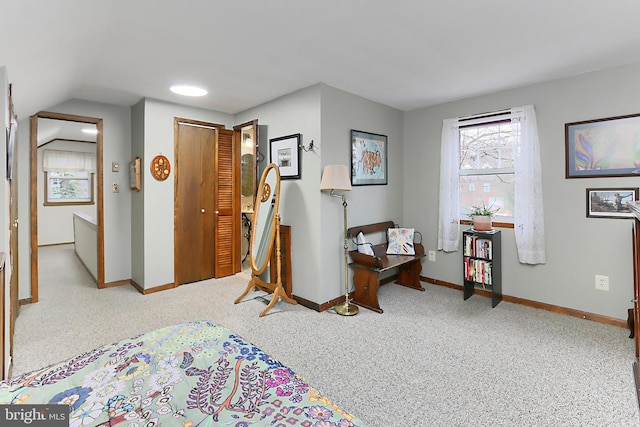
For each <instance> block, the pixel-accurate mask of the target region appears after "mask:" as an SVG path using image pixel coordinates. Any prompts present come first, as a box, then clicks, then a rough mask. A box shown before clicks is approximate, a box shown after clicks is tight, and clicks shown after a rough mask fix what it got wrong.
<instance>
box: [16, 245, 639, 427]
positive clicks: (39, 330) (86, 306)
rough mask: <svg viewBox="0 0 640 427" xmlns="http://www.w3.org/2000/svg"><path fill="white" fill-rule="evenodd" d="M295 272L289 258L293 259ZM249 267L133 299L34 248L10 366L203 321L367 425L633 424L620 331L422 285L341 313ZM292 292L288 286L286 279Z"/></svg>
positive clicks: (60, 250)
mask: <svg viewBox="0 0 640 427" xmlns="http://www.w3.org/2000/svg"><path fill="white" fill-rule="evenodd" d="M294 268H295V266H294ZM247 280H248V276H247V275H246V273H243V274H239V275H236V276H234V277H229V278H224V279H220V280H208V281H204V282H198V283H193V284H188V285H183V286H181V287H179V288H177V289H173V290H168V291H163V292H158V293H154V294H150V295H147V296H143V295H141V294H140V293H138V292H137V291H136V290H134V289H133V288H132V287H129V286H124V287H117V288H109V289H103V290H98V289H97V288H96V287H95V283H93V282H92V280H91V277H90V276H89V275H88V273H86V271H85V270H84V268H83V267H82V266H81V264H80V263H79V261H78V260H77V258H76V257H75V254H74V253H73V246H71V245H65V246H59V247H46V248H41V250H40V302H38V303H37V304H31V305H27V306H23V307H21V312H20V316H19V317H18V320H17V322H16V331H15V339H14V374H19V373H21V372H25V371H29V370H32V369H36V368H39V367H42V366H44V365H46V364H48V363H53V362H57V361H60V360H62V359H65V358H67V357H70V356H73V355H75V354H77V353H79V352H82V351H86V350H90V349H92V348H94V347H97V346H99V345H102V344H105V343H110V342H114V341H117V340H119V339H122V338H125V337H129V336H132V335H135V334H138V333H141V332H147V331H150V330H153V329H156V328H159V327H161V326H165V325H168V324H172V323H178V322H183V321H188V320H197V319H210V320H212V321H214V322H217V323H220V324H222V325H224V326H227V327H228V328H230V329H231V330H233V331H235V332H237V333H238V334H239V335H241V336H242V337H244V338H245V339H247V340H249V341H251V342H253V343H254V344H256V345H257V346H259V347H261V348H262V349H263V350H265V351H266V352H267V353H269V354H271V355H272V356H273V357H275V358H277V359H278V360H280V361H281V362H282V363H284V364H285V365H287V366H289V367H290V368H292V369H293V370H294V371H296V372H297V373H298V374H300V375H301V376H303V377H304V378H305V379H307V380H308V381H309V383H311V384H313V385H314V386H315V387H317V388H318V389H320V390H322V391H323V392H325V393H326V394H327V395H328V396H329V397H330V398H332V400H333V401H334V402H335V403H336V404H338V405H340V406H341V407H343V408H344V409H345V410H348V411H350V412H353V413H354V414H356V415H357V416H358V417H359V418H361V419H362V420H363V421H364V422H366V423H367V424H368V425H369V426H370V427H396V426H398V427H404V426H598V427H601V426H616V427H618V426H640V417H639V413H638V402H637V399H636V394H635V385H634V381H633V373H632V363H633V362H634V360H635V357H634V349H633V340H631V339H629V338H628V334H629V332H628V330H626V329H624V328H619V327H615V326H610V325H602V324H599V323H595V322H591V321H588V320H582V319H578V318H574V317H569V316H563V315H559V314H556V313H550V312H547V311H542V310H537V309H533V308H529V307H524V306H520V305H516V304H511V303H508V302H502V303H500V305H498V306H497V307H496V308H494V309H492V308H491V304H490V301H489V300H488V299H487V298H483V297H480V296H474V297H472V298H470V299H469V300H467V301H463V299H462V293H461V292H459V291H456V290H452V289H448V288H444V287H439V286H434V285H430V284H426V283H425V284H423V286H424V287H425V288H426V292H417V291H415V290H411V289H408V288H404V287H401V286H396V285H393V284H389V285H385V286H383V287H382V288H381V289H380V294H379V295H380V301H381V305H382V307H383V308H384V310H385V311H384V314H377V313H374V312H371V311H369V310H366V309H362V310H361V311H360V314H358V315H357V316H354V317H350V318H345V317H341V316H338V315H336V314H335V313H334V312H333V311H326V312H323V313H317V312H315V311H313V310H310V309H307V308H305V307H302V306H300V305H296V306H293V305H289V304H286V303H279V304H277V305H276V306H275V308H274V309H273V310H271V311H270V312H269V314H268V315H267V316H265V317H264V318H259V317H258V314H259V313H260V311H262V309H263V308H264V303H263V302H262V301H261V300H260V299H254V298H253V297H254V296H258V295H259V294H257V293H255V294H249V296H248V297H247V299H246V300H245V301H244V302H242V303H240V304H237V305H235V304H233V301H234V299H235V298H236V297H237V296H238V295H240V294H241V292H242V291H243V290H244V288H245V286H246V284H247ZM294 289H295V284H294Z"/></svg>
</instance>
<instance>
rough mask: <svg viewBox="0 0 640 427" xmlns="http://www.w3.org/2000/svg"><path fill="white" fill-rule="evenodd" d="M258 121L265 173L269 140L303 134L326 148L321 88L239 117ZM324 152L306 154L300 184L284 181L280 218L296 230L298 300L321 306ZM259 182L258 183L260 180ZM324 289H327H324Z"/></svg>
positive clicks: (294, 258)
mask: <svg viewBox="0 0 640 427" xmlns="http://www.w3.org/2000/svg"><path fill="white" fill-rule="evenodd" d="M253 119H258V125H259V126H260V135H259V138H260V146H259V147H258V149H259V151H260V152H261V153H264V154H266V156H265V158H264V160H263V161H262V162H261V163H260V165H259V166H260V170H263V169H264V168H265V166H266V165H267V164H269V163H270V162H271V159H270V158H269V152H270V150H269V139H274V138H278V137H281V136H286V135H291V134H295V133H300V134H301V136H302V143H303V144H305V145H306V146H308V145H309V143H310V142H311V141H312V140H313V141H314V145H316V144H318V143H321V144H322V143H324V142H323V139H322V136H321V133H320V86H319V85H315V86H311V87H309V88H306V89H302V90H299V91H297V92H294V93H291V94H289V95H286V96H283V97H281V98H278V99H276V100H274V101H271V102H268V103H266V104H263V105H261V106H259V107H256V108H252V109H250V110H248V111H244V112H242V113H239V114H236V116H235V122H236V123H237V124H240V123H245V122H248V121H250V120H253ZM320 155H321V152H320V150H317V151H313V152H304V151H302V153H301V156H300V168H301V169H300V170H301V179H296V180H281V183H280V206H279V212H280V217H281V223H282V224H283V225H288V226H291V266H292V275H293V277H292V280H291V283H292V285H293V291H292V292H293V294H294V295H296V296H299V297H302V298H305V299H308V300H310V301H318V302H320V301H319V300H320V299H321V298H322V296H321V295H322V293H323V292H326V289H323V288H325V287H326V286H329V287H331V285H330V284H327V283H325V282H323V281H321V278H322V274H323V271H325V270H326V265H323V263H321V262H320V260H321V259H323V257H322V255H323V254H321V253H320V227H318V224H319V223H320V173H321V169H320ZM258 179H259V178H258ZM321 284H322V285H321Z"/></svg>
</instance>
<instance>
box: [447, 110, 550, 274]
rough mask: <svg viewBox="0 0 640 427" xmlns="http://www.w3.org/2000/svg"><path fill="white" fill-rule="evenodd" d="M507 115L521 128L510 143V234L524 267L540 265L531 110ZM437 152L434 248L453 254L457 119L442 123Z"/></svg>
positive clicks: (457, 235) (457, 217)
mask: <svg viewBox="0 0 640 427" xmlns="http://www.w3.org/2000/svg"><path fill="white" fill-rule="evenodd" d="M508 114H509V117H510V118H511V120H512V122H518V123H520V125H521V126H520V133H519V134H518V135H516V136H517V138H516V142H515V143H514V144H515V147H514V148H515V186H514V192H515V198H514V233H515V240H516V247H517V251H518V259H519V260H520V262H521V263H524V264H544V263H545V262H546V258H545V246H544V210H543V206H542V176H541V168H540V148H539V144H538V128H537V123H536V115H535V110H534V108H533V105H527V106H524V107H518V108H513V109H511V111H510V112H509V113H508ZM476 122H477V121H473V123H476ZM464 123H465V124H470V123H472V122H471V121H465V122H464ZM440 150H441V153H440V155H441V158H440V204H439V213H440V217H439V222H438V249H439V250H443V251H445V252H454V251H457V250H458V243H459V240H460V180H459V175H458V171H459V167H460V160H459V158H460V156H459V150H460V133H459V120H458V119H457V118H456V119H447V120H444V121H443V123H442V142H441V148H440Z"/></svg>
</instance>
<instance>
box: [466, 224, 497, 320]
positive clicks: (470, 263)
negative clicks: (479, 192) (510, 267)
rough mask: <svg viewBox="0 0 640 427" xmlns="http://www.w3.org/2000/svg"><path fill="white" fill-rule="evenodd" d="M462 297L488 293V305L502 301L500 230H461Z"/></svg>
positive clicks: (493, 305) (492, 305)
mask: <svg viewBox="0 0 640 427" xmlns="http://www.w3.org/2000/svg"><path fill="white" fill-rule="evenodd" d="M462 245H463V246H462V254H463V256H462V266H463V277H464V299H465V300H467V299H469V297H471V295H473V294H475V293H478V294H485V295H487V296H489V295H490V296H491V307H495V306H496V305H498V304H499V303H500V301H502V265H501V260H502V251H501V246H502V245H501V234H500V230H492V231H475V230H473V229H472V228H469V229H467V230H464V231H463V232H462Z"/></svg>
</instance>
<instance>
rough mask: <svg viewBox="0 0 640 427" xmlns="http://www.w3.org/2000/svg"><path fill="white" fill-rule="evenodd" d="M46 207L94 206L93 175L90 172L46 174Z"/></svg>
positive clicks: (52, 172)
mask: <svg viewBox="0 0 640 427" xmlns="http://www.w3.org/2000/svg"><path fill="white" fill-rule="evenodd" d="M44 193H45V202H44V204H45V205H48V206H51V205H63V204H64V205H88V204H93V174H92V173H90V172H64V171H56V172H54V171H49V172H45V189H44Z"/></svg>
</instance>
